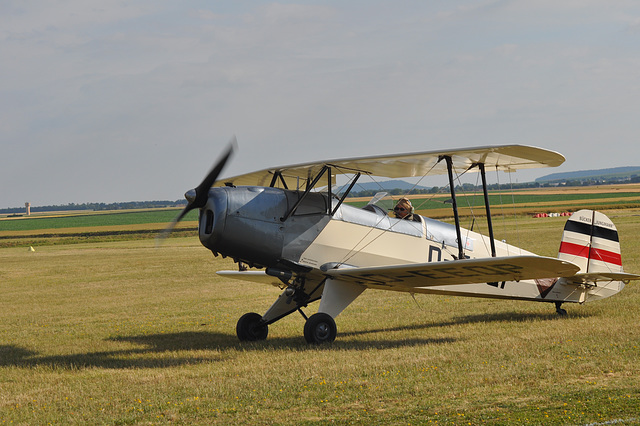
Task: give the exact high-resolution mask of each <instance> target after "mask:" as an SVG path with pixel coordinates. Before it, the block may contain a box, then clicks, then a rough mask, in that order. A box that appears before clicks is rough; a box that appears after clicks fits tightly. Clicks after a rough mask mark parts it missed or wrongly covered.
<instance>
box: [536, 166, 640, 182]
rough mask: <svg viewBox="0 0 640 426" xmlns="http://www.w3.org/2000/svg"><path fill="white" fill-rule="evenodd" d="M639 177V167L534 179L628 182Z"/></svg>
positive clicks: (548, 180) (570, 173)
mask: <svg viewBox="0 0 640 426" xmlns="http://www.w3.org/2000/svg"><path fill="white" fill-rule="evenodd" d="M639 176H640V167H637V166H636V167H614V168H611V169H598V170H582V171H578V172H567V173H552V174H550V175H546V176H543V177H540V178H538V179H536V182H539V183H543V182H558V181H571V180H579V181H583V180H595V179H601V180H605V181H606V180H614V179H617V180H625V179H626V180H629V179H631V178H633V177H639Z"/></svg>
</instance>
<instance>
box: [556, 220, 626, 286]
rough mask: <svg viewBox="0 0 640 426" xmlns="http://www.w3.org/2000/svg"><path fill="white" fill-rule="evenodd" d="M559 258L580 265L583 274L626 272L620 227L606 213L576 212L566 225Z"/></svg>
mask: <svg viewBox="0 0 640 426" xmlns="http://www.w3.org/2000/svg"><path fill="white" fill-rule="evenodd" d="M558 259H561V260H567V261H570V262H573V263H575V264H577V265H578V266H580V271H581V272H583V273H595V272H622V256H621V254H620V240H619V239H618V230H617V229H616V226H615V225H614V224H613V222H611V220H610V219H609V218H608V217H607V216H605V215H604V214H603V213H600V212H597V211H593V210H580V211H577V212H575V213H574V214H573V215H571V217H570V218H569V220H567V223H566V224H565V226H564V232H563V234H562V242H561V243H560V250H559V253H558Z"/></svg>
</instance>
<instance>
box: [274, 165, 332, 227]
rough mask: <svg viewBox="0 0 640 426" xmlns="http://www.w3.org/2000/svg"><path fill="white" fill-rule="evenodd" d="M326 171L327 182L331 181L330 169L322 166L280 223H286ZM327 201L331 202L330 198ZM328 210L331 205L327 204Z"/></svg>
mask: <svg viewBox="0 0 640 426" xmlns="http://www.w3.org/2000/svg"><path fill="white" fill-rule="evenodd" d="M327 171H328V172H329V180H331V168H330V167H329V166H324V167H323V168H322V170H320V173H318V175H317V176H316V177H315V179H313V182H311V183H310V184H309V185H307V189H306V190H305V191H304V193H303V194H302V196H301V197H300V198H299V199H298V202H297V203H296V204H295V205H294V206H293V207H292V208H291V210H289V212H288V213H287V214H286V215H284V217H281V218H280V222H286V220H287V219H289V218H290V217H291V215H292V214H293V213H295V211H296V209H297V208H298V206H299V205H300V204H301V203H302V201H303V200H304V199H305V197H306V196H307V194H309V192H311V190H312V189H313V187H314V186H316V183H318V181H319V180H320V178H321V177H322V175H324V174H325V173H326V172H327ZM329 190H331V188H329ZM329 200H331V196H329ZM330 208H331V204H330V203H329V207H328V208H327V209H330Z"/></svg>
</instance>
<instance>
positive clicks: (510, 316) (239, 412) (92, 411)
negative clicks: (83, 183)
mask: <svg viewBox="0 0 640 426" xmlns="http://www.w3.org/2000/svg"><path fill="white" fill-rule="evenodd" d="M636 213H637V212H635V211H622V210H621V211H610V212H607V214H608V215H609V216H610V217H611V218H612V219H613V221H614V222H615V223H616V225H617V226H618V229H619V231H620V235H621V239H622V246H623V260H624V262H625V268H626V270H627V271H629V272H640V257H639V256H638V254H637V253H638V252H639V249H640V247H639V245H640V243H639V242H637V239H636V233H637V231H636V230H637V227H638V224H639V219H638V217H637V216H635V214H636ZM563 223H564V219H563V218H550V219H546V220H543V221H541V220H539V219H538V220H535V219H526V218H518V220H517V224H516V223H515V221H514V220H513V219H503V220H499V221H497V223H496V224H495V226H496V233H497V234H500V235H506V237H507V238H509V239H510V241H511V242H514V243H515V242H516V241H515V240H516V239H517V240H518V242H519V243H520V245H522V246H523V247H524V248H526V249H529V250H532V251H534V252H537V253H539V254H542V255H548V256H555V255H556V253H557V248H558V245H559V241H560V236H561V233H562V226H563ZM516 228H517V230H518V235H519V236H518V237H516V236H515V235H514V233H515V232H514V230H515V229H516ZM35 248H36V251H35V252H33V253H30V252H27V250H26V249H25V248H23V247H20V248H2V249H0V292H1V293H0V294H2V298H0V323H1V324H2V330H1V331H0V336H1V337H0V423H2V424H10V423H13V424H47V423H52V424H138V423H146V424H168V423H172V424H232V423H237V424H265V425H266V424H309V425H311V424H325V423H329V422H334V423H337V424H352V423H355V424H430V423H433V424H436V422H437V424H472V425H476V424H514V425H515V424H524V423H527V424H587V423H596V422H599V423H604V422H614V421H621V420H622V421H625V422H627V423H633V422H638V421H640V420H638V419H639V418H640V413H639V407H640V391H639V390H638V379H637V377H638V375H639V374H640V328H639V327H638V325H637V324H638V306H639V305H640V289H639V287H638V283H635V284H631V285H629V286H628V287H627V288H625V290H624V291H623V292H621V293H620V294H618V295H616V296H614V297H612V298H610V299H606V300H603V301H600V302H595V303H593V304H586V305H583V306H579V305H565V307H566V308H567V309H568V311H569V316H568V317H567V318H564V319H561V318H557V317H556V315H555V313H554V308H553V306H552V305H548V304H536V303H527V302H517V301H496V300H483V299H469V298H454V297H441V296H424V295H417V296H416V301H417V304H416V302H414V300H413V299H412V298H411V296H409V295H406V294H398V293H389V292H382V291H366V292H365V293H364V294H363V295H362V296H361V297H360V298H358V299H357V300H356V301H355V302H354V303H353V304H352V305H351V306H350V307H349V308H347V309H346V310H345V311H344V312H343V313H342V314H341V315H340V316H339V317H338V318H337V320H336V322H337V325H338V333H339V334H338V338H337V340H336V342H335V343H334V344H332V345H329V346H326V347H313V346H308V345H307V344H306V343H304V339H303V337H302V327H303V319H302V318H301V317H300V316H299V315H291V316H289V317H287V318H285V319H283V320H281V321H280V322H278V323H276V324H273V325H272V326H271V327H270V330H269V338H268V339H267V340H266V341H264V342H259V343H249V344H242V343H239V342H238V341H237V338H236V336H235V323H236V321H237V319H238V318H239V317H240V316H241V315H242V314H243V313H245V312H249V311H255V312H260V313H263V312H264V311H265V310H266V309H267V308H268V306H270V304H271V303H272V302H273V301H274V300H275V298H276V297H277V295H278V294H279V291H278V290H277V289H275V288H272V287H270V286H261V285H258V284H250V283H243V282H236V281H231V280H225V279H221V278H219V277H218V276H216V274H215V271H216V270H219V269H224V268H233V267H234V265H233V264H232V263H231V262H230V261H229V260H228V259H221V258H214V257H213V256H212V255H211V253H210V252H208V251H207V250H206V249H205V248H203V247H202V246H200V244H199V242H198V240H197V237H192V238H171V239H169V240H167V242H166V244H165V245H164V246H162V247H161V248H159V249H155V248H154V246H153V241H150V240H141V241H125V242H122V241H121V242H108V243H84V244H74V245H59V246H38V247H35ZM315 309H317V304H315V305H312V306H311V307H310V309H308V310H307V313H308V314H309V313H313V312H314V311H315ZM633 419H635V420H633ZM627 423H622V424H627Z"/></svg>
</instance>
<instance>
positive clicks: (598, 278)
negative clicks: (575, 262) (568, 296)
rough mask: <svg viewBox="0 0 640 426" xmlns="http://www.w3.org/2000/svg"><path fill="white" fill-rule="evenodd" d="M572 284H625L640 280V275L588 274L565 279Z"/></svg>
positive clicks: (617, 273)
mask: <svg viewBox="0 0 640 426" xmlns="http://www.w3.org/2000/svg"><path fill="white" fill-rule="evenodd" d="M565 279H566V281H567V282H569V283H572V284H587V285H588V284H592V285H595V284H596V283H599V282H611V281H622V282H624V283H625V284H626V283H628V282H629V281H632V280H640V275H636V274H626V273H624V272H593V273H587V274H576V275H574V276H572V277H566V278H565Z"/></svg>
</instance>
